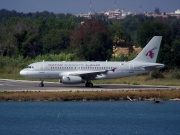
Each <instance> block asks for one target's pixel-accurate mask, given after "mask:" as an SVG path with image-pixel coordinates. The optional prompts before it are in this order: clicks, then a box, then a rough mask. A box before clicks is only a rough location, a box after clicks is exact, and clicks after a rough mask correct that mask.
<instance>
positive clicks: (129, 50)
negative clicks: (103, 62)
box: [113, 46, 142, 56]
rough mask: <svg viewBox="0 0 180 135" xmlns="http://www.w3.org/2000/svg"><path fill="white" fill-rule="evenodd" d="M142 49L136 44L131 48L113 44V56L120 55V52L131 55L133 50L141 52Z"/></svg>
mask: <svg viewBox="0 0 180 135" xmlns="http://www.w3.org/2000/svg"><path fill="white" fill-rule="evenodd" d="M141 50H142V48H140V47H135V46H132V48H130V47H115V46H113V56H118V55H119V54H124V55H126V56H129V55H130V53H132V52H136V53H140V52H141Z"/></svg>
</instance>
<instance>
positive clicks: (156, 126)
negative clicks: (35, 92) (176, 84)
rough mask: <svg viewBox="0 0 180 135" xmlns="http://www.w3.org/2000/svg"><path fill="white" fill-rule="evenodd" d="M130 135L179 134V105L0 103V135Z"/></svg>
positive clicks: (164, 103)
mask: <svg viewBox="0 0 180 135" xmlns="http://www.w3.org/2000/svg"><path fill="white" fill-rule="evenodd" d="M133 134H134V135H136V134H137V135H177V134H180V102H177V101H165V102H161V103H159V104H155V103H153V102H152V101H133V102H131V101H114V102H112V101H111V102H110V101H109V102H102V101H101V102H100V101H92V102H1V103H0V135H133Z"/></svg>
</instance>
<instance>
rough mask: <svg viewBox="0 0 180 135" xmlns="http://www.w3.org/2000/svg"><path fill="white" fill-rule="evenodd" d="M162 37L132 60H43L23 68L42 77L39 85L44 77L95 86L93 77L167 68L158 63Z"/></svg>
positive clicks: (23, 72) (30, 75)
mask: <svg viewBox="0 0 180 135" xmlns="http://www.w3.org/2000/svg"><path fill="white" fill-rule="evenodd" d="M161 40H162V36H154V37H153V38H152V39H151V40H150V41H149V43H148V44H147V45H146V46H145V47H144V48H143V50H142V51H141V52H140V53H139V54H138V55H137V56H136V57H135V58H134V59H133V60H131V61H128V62H120V61H116V62H108V61H100V62H99V61H96V62H94V61H79V62H78V61H77V62H66V61H42V62H36V63H32V64H30V65H28V66H27V67H26V68H25V69H23V70H21V71H20V75H21V76H24V77H27V78H38V79H40V80H41V82H40V84H39V86H40V87H43V86H44V83H43V81H44V79H60V83H62V84H80V83H83V82H85V86H86V87H93V83H91V80H100V79H114V78H122V77H127V76H133V75H138V74H143V73H147V72H151V71H154V70H158V69H161V68H164V66H165V65H164V64H161V63H156V59H157V56H158V52H159V48H160V44H161Z"/></svg>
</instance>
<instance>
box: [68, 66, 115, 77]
mask: <svg viewBox="0 0 180 135" xmlns="http://www.w3.org/2000/svg"><path fill="white" fill-rule="evenodd" d="M115 69H116V68H113V69H111V70H100V71H76V72H71V73H69V74H68V75H74V76H81V77H82V78H95V77H97V75H101V74H106V73H107V72H109V71H112V72H114V71H115Z"/></svg>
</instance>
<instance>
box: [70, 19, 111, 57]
mask: <svg viewBox="0 0 180 135" xmlns="http://www.w3.org/2000/svg"><path fill="white" fill-rule="evenodd" d="M71 47H72V48H74V50H75V51H76V53H77V55H78V56H79V57H81V58H85V59H86V60H107V59H109V58H110V57H111V54H112V41H111V38H110V35H109V31H108V29H107V27H106V26H105V25H104V24H103V23H100V22H98V21H96V20H94V19H88V20H86V21H85V22H84V23H82V25H80V26H79V27H76V28H75V30H74V32H73V33H72V36H71Z"/></svg>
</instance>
